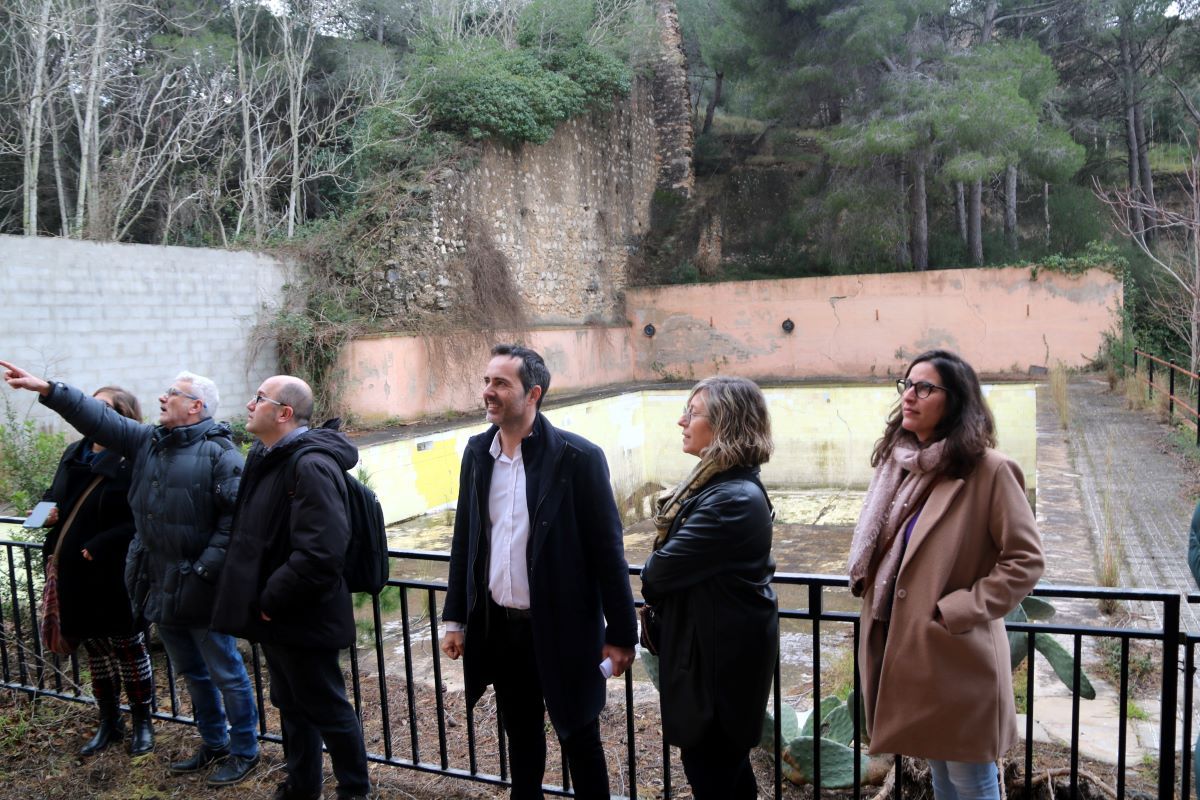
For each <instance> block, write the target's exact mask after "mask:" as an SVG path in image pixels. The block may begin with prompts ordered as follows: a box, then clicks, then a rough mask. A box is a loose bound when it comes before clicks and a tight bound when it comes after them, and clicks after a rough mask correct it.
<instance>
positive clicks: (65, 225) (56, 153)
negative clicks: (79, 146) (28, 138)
mask: <svg viewBox="0 0 1200 800" xmlns="http://www.w3.org/2000/svg"><path fill="white" fill-rule="evenodd" d="M46 108H47V110H48V111H49V114H50V158H51V160H52V162H53V165H54V188H55V190H57V192H58V229H59V236H62V237H64V238H65V237H67V236H70V235H71V212H70V207H71V204H70V202H68V200H67V185H66V181H65V180H64V179H63V166H62V159H63V147H62V139H61V138H60V135H59V129H58V118H57V115H56V114H55V113H54V103H53V102H51V103H49V104H48V105H47V106H46Z"/></svg>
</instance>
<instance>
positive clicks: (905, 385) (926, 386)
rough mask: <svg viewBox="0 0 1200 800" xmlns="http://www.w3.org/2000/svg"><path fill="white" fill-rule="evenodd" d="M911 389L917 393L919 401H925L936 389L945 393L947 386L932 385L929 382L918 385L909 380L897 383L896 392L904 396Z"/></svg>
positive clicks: (920, 382)
mask: <svg viewBox="0 0 1200 800" xmlns="http://www.w3.org/2000/svg"><path fill="white" fill-rule="evenodd" d="M909 389H913V390H915V391H916V393H917V399H919V400H924V399H925V398H926V397H929V395H931V394H933V390H934V389H940V390H941V391H943V392H944V391H946V387H945V386H938V385H937V384H936V383H930V382H929V381H917V382H916V383H913V382H912V381H910V380H908V379H907V378H905V379H904V380H900V381H896V391H897V392H898V393H900V394H904V393H905V392H907V391H908V390H909Z"/></svg>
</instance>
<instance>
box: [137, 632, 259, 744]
mask: <svg viewBox="0 0 1200 800" xmlns="http://www.w3.org/2000/svg"><path fill="white" fill-rule="evenodd" d="M158 636H159V638H160V639H162V643H163V646H164V647H166V649H167V655H168V656H170V657H171V666H172V667H173V668H174V669H175V672H176V674H178V675H182V676H183V679H184V681H185V682H186V683H187V688H188V694H190V695H191V697H192V714H193V716H195V718H196V727H197V728H198V729H199V731H200V738H201V739H203V740H204V744H205V745H207V746H208V747H210V748H214V749H215V748H224V747H228V748H229V749H230V751H231V752H232V753H233V754H234V755H236V756H241V757H243V758H254V757H255V756H256V755H258V736H257V734H258V731H257V728H258V709H257V707H256V706H255V704H254V690H253V689H252V688H251V687H250V676H249V675H247V674H246V664H245V662H243V661H242V654H241V653H239V652H238V649H237V642H236V640H235V639H234V638H233V637H232V636H228V635H226V634H224V633H215V632H213V631H210V630H208V629H206V628H183V627H178V626H175V625H159V626H158ZM222 698H223V699H224V702H222ZM226 718H228V728H227V727H226Z"/></svg>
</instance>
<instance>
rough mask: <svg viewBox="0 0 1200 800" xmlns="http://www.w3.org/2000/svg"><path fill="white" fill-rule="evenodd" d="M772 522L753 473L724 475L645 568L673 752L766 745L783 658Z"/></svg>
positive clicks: (689, 506) (689, 508) (694, 501)
mask: <svg viewBox="0 0 1200 800" xmlns="http://www.w3.org/2000/svg"><path fill="white" fill-rule="evenodd" d="M771 517H772V514H771V506H770V503H769V501H768V500H767V496H766V492H765V491H764V490H763V489H762V485H761V484H760V483H759V482H758V469H757V468H753V469H751V468H735V469H732V470H728V471H726V472H722V473H720V474H718V475H715V476H713V478H712V479H711V480H709V482H708V483H707V484H705V485H704V486H703V487H702V488H701V489H700V490H699V491H698V492H697V493H696V494H694V495H693V496H692V497H690V498H688V500H687V501H686V502H684V504H683V506H682V507H681V508H680V510H679V513H678V514H677V515H676V517H675V520H674V522H673V524H672V526H671V529H670V536H669V538H668V539H667V542H666V544H664V545H663V546H662V547H661V548H659V549H658V550H656V551H655V552H654V553H653V554H651V556H650V558H648V559H646V565H645V567H643V569H642V596H643V597H644V598H645V599H646V602H648V603H650V604H651V605H653V606H654V608H655V610H656V611H657V613H658V616H659V618H660V619H661V629H660V630H661V633H660V640H659V641H658V642H657V646H658V655H659V695H660V700H661V703H662V717H663V732H664V733H665V735H666V739H667V741H668V742H670V743H671V744H673V745H677V746H679V747H692V746H695V745H697V744H699V742H700V740H701V739H702V738H704V737H705V736H706V735H707V734H710V733H713V732H716V733H718V734H719V735H720V736H721V738H722V739H723V741H725V742H726V743H727V744H728V745H729V746H730V747H745V748H747V749H749V748H751V747H753V746H754V745H755V744H757V743H758V741H759V739H760V738H761V736H762V723H763V715H764V713H765V712H766V708H767V697H768V695H769V694H770V691H771V678H772V676H773V674H774V671H775V660H776V655H777V653H778V649H779V609H778V606H777V605H776V600H775V592H774V590H772V588H771V577H772V576H773V575H774V574H775V562H774V561H773V560H772V559H771V529H772V520H771Z"/></svg>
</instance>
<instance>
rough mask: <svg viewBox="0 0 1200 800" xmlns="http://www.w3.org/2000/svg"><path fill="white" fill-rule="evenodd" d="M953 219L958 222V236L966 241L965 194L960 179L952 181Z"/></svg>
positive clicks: (964, 242)
mask: <svg viewBox="0 0 1200 800" xmlns="http://www.w3.org/2000/svg"><path fill="white" fill-rule="evenodd" d="M954 219H955V220H956V221H957V222H958V238H959V239H961V240H962V243H963V244H966V243H967V195H966V190H965V189H964V188H963V184H962V181H955V182H954Z"/></svg>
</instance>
